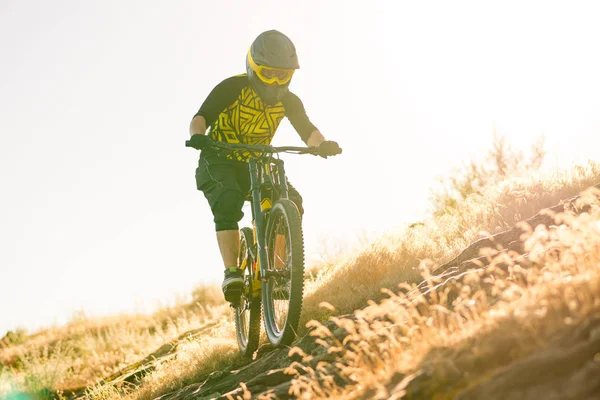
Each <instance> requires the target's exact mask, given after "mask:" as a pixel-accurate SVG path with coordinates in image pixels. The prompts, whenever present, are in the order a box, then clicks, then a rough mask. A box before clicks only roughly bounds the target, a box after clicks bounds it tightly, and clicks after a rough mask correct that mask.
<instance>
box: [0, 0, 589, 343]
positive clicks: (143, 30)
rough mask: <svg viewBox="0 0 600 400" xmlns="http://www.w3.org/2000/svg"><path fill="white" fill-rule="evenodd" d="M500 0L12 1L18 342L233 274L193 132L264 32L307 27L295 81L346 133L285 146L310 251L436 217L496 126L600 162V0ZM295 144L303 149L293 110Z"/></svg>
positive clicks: (8, 132)
mask: <svg viewBox="0 0 600 400" xmlns="http://www.w3.org/2000/svg"><path fill="white" fill-rule="evenodd" d="M490 4H491V2H484V1H473V2H445V1H440V2H425V1H420V2H416V1H414V2H400V1H395V0H390V1H389V2H383V1H368V2H365V1H357V2H353V1H327V2H325V1H318V0H315V1H295V2H287V1H282V0H279V1H258V0H257V1H252V2H246V1H242V0H239V1H228V2H220V1H210V2H209V1H191V0H189V1H169V2H167V1H148V0H145V1H133V0H131V1H121V0H114V1H101V2H92V1H85V2H84V1H76V0H72V1H66V0H56V1H52V2H47V1H41V0H40V1H27V0H19V1H17V0H1V1H0V49H1V52H0V134H1V146H0V191H1V192H0V193H1V196H0V272H1V274H0V279H1V280H0V337H1V336H2V335H3V334H4V333H5V331H6V330H7V329H14V328H16V327H27V328H29V329H35V328H37V327H40V326H45V325H49V324H52V323H64V322H65V321H66V320H68V318H69V317H70V316H71V315H72V314H73V312H74V311H76V310H84V311H86V312H87V313H89V314H92V315H102V314H113V313H117V312H120V311H133V310H148V309H150V308H152V307H155V306H156V305H157V304H158V303H159V302H161V303H169V302H172V301H173V300H174V299H175V297H176V296H177V295H179V296H187V295H188V294H189V293H190V292H191V290H192V288H193V287H194V286H195V285H197V284H198V283H200V282H203V281H205V282H219V281H220V280H221V274H222V272H221V271H222V267H221V262H220V257H219V253H218V250H217V244H216V240H215V237H214V226H213V223H212V215H211V213H210V210H209V208H208V206H207V204H206V202H205V200H204V197H203V196H202V194H201V193H200V192H197V191H196V190H195V183H194V169H195V166H196V162H197V153H196V152H195V151H193V150H191V149H187V148H185V147H184V140H185V139H186V138H187V130H188V124H189V121H190V119H191V117H192V115H193V114H194V113H195V112H196V110H197V109H198V108H199V106H200V104H201V103H202V101H203V100H204V98H205V96H206V95H207V94H208V92H209V91H210V90H211V89H212V87H214V85H216V84H217V83H218V82H219V81H221V80H222V79H224V78H226V77H228V76H231V75H234V74H237V73H241V72H244V71H245V61H244V57H245V55H246V52H247V49H248V47H249V45H250V43H251V42H252V40H253V39H254V38H255V37H256V36H257V35H258V34H259V33H260V32H262V31H264V30H268V29H272V28H275V29H279V30H281V31H283V32H284V33H286V34H287V35H288V36H290V38H292V40H293V41H294V42H295V44H296V47H297V49H298V54H299V57H300V64H301V70H299V71H298V72H297V74H296V76H295V77H294V80H293V83H292V86H291V88H292V90H293V91H294V92H295V93H297V94H298V95H299V96H300V98H301V99H302V100H303V102H304V104H305V106H306V109H307V111H308V113H309V116H310V118H311V119H312V121H313V122H314V123H315V124H316V125H317V126H318V127H319V128H320V129H321V131H322V132H323V133H324V134H325V136H326V137H328V138H330V139H334V140H337V141H338V142H339V143H340V144H341V146H342V147H343V148H344V154H343V155H342V156H340V157H338V158H334V159H329V160H321V159H318V158H315V157H309V156H305V157H287V158H286V160H287V164H286V165H287V166H288V175H289V176H290V177H291V181H292V183H293V184H294V186H296V187H297V188H298V189H299V190H300V191H301V193H302V194H303V196H304V199H305V208H306V210H307V211H306V217H305V234H306V236H307V240H306V242H307V249H306V250H307V256H308V258H309V259H312V260H314V259H318V257H319V255H320V253H321V252H323V251H324V244H323V243H331V241H330V238H333V243H334V244H333V245H330V244H326V245H325V247H328V246H333V247H334V248H335V247H336V246H339V244H338V245H336V244H335V242H336V241H338V242H340V243H345V242H347V241H356V240H357V239H359V238H360V237H362V236H363V235H370V234H372V232H378V231H382V230H386V229H394V227H397V226H399V225H402V224H403V223H406V222H411V221H415V220H419V219H420V218H422V215H423V212H424V211H425V209H426V208H427V199H428V195H429V186H430V185H431V184H432V182H433V180H434V178H435V177H437V176H441V175H444V174H446V173H447V171H449V169H450V168H451V167H454V166H458V165H459V164H460V163H461V162H463V161H467V160H469V159H470V158H471V157H473V156H474V155H475V154H477V152H481V151H485V150H487V149H488V148H489V145H490V143H491V140H492V129H493V126H494V125H495V126H496V127H497V129H498V131H499V133H502V134H504V135H506V136H507V137H508V139H509V140H510V141H511V142H512V143H513V144H516V145H518V146H521V147H522V148H527V147H529V145H530V144H531V143H532V142H533V141H534V139H535V138H536V137H537V136H538V135H539V134H540V133H542V132H543V133H545V135H546V137H547V145H548V149H549V151H550V153H551V156H550V158H551V160H553V162H555V163H558V164H562V163H566V162H571V161H572V160H577V159H583V158H593V159H595V160H598V159H599V158H600V146H598V144H599V143H598V137H599V135H600V113H599V112H598V110H600V95H599V93H600V73H599V71H600V57H599V51H598V38H600V24H598V20H599V18H600V13H599V7H598V6H596V5H595V4H594V2H589V3H583V2H560V3H559V2H549V1H540V2H533V1H530V2H527V1H517V2H508V1H503V2H494V5H490ZM275 143H276V144H279V145H282V144H289V145H300V144H301V142H300V140H299V138H298V137H297V135H296V134H295V133H294V131H293V130H292V128H291V127H290V125H289V124H288V123H284V124H282V126H281V128H280V130H279V132H278V134H277V136H276V138H275ZM326 239H327V240H326ZM325 251H333V250H332V248H327V249H325Z"/></svg>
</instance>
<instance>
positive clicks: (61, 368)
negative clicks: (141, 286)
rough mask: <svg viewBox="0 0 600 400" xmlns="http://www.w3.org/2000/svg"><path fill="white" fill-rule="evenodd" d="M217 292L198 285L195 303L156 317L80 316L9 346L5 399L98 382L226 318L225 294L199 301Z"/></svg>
mask: <svg viewBox="0 0 600 400" xmlns="http://www.w3.org/2000/svg"><path fill="white" fill-rule="evenodd" d="M217 290H218V288H212V287H201V288H198V289H197V290H196V293H195V298H194V300H193V301H192V302H190V303H188V304H181V305H179V306H173V307H167V308H163V309H161V310H159V311H157V312H156V313H154V314H152V315H120V316H115V317H105V318H85V317H80V318H79V319H78V320H76V321H73V322H71V323H69V324H67V325H65V326H62V327H55V328H50V329H46V330H43V331H40V332H39V333H36V334H34V335H31V336H29V337H27V338H26V339H24V340H22V341H21V343H18V344H14V345H8V346H6V345H5V346H3V347H2V348H0V365H2V368H1V369H0V398H2V397H4V396H6V395H7V394H8V393H9V392H11V391H14V390H21V391H26V392H29V393H36V392H40V391H43V390H44V389H46V390H47V389H51V390H70V389H74V388H78V387H84V386H87V385H93V384H95V383H96V382H98V381H99V380H100V379H102V378H104V377H106V376H109V375H112V374H114V373H116V372H118V371H119V370H120V369H122V368H124V367H126V366H128V365H130V364H133V363H135V362H137V361H139V360H140V359H143V358H144V357H146V356H147V355H148V354H149V353H151V352H152V351H155V350H156V349H157V348H159V347H160V346H162V345H164V344H165V343H167V342H169V341H171V340H173V339H175V338H177V337H178V336H180V335H182V334H183V333H185V332H187V331H189V330H191V329H197V328H200V327H202V326H204V325H206V324H209V323H211V322H214V321H217V320H219V319H222V318H223V316H224V315H226V314H227V312H228V307H227V306H226V305H224V304H223V301H222V295H221V296H220V297H216V296H215V297H214V298H215V299H217V300H216V301H215V300H210V301H206V302H205V304H206V303H208V305H205V304H200V303H198V301H196V300H197V299H204V298H205V297H207V296H209V295H213V296H214V293H215V292H216V291H217ZM219 294H220V293H219ZM211 303H212V304H211ZM219 303H220V304H219Z"/></svg>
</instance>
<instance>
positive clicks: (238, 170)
mask: <svg viewBox="0 0 600 400" xmlns="http://www.w3.org/2000/svg"><path fill="white" fill-rule="evenodd" d="M196 187H197V188H198V190H201V191H202V192H203V193H204V197H206V200H208V204H209V205H210V209H211V210H212V213H213V216H214V221H215V229H216V230H217V232H218V231H225V230H238V229H239V226H238V222H239V221H240V220H241V219H242V218H243V217H244V213H243V212H242V206H243V205H244V201H245V200H246V198H247V197H248V193H249V191H250V172H249V165H248V163H245V162H236V161H231V160H223V159H218V158H216V157H203V155H202V154H201V155H200V160H199V161H198V168H196ZM288 195H289V198H290V200H292V201H293V202H294V203H295V204H296V206H297V207H298V210H299V211H300V215H302V214H303V213H304V209H303V208H302V197H301V196H300V193H298V191H297V190H296V189H295V188H294V187H293V186H292V185H291V184H290V183H289V182H288Z"/></svg>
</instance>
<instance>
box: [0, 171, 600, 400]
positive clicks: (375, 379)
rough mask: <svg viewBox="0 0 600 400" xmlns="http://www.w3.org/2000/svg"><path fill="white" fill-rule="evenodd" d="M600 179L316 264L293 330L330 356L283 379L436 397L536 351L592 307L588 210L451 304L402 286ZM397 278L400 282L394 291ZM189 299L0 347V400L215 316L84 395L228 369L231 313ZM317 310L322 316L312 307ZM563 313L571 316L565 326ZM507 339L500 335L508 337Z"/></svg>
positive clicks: (598, 175) (350, 393) (126, 393)
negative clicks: (164, 355)
mask: <svg viewBox="0 0 600 400" xmlns="http://www.w3.org/2000/svg"><path fill="white" fill-rule="evenodd" d="M599 181H600V168H599V166H598V165H597V164H594V163H590V164H588V165H586V166H584V167H578V168H575V169H574V170H573V171H571V172H569V173H556V174H555V175H553V176H552V177H549V178H545V179H542V178H537V177H530V178H527V179H523V178H521V179H506V180H505V181H503V182H501V183H499V184H497V185H495V186H493V187H489V188H486V189H485V190H481V191H479V192H478V193H473V194H472V195H470V196H469V197H467V198H465V199H463V200H462V201H459V202H457V203H456V204H454V207H453V209H452V210H448V212H446V213H445V214H442V215H439V216H437V217H432V218H431V219H429V220H426V221H423V223H421V224H416V225H414V226H412V227H406V228H405V229H403V230H401V231H399V232H397V233H395V234H393V235H387V236H386V237H382V238H380V239H379V240H377V241H375V242H371V243H365V244H364V246H363V248H362V249H359V250H357V251H356V253H355V254H353V255H349V256H347V257H346V258H345V259H343V261H342V262H339V263H338V262H336V263H333V262H326V261H325V262H324V263H323V265H320V266H315V267H314V268H313V269H311V270H310V274H309V276H310V279H309V280H308V283H307V288H306V294H305V303H304V310H303V320H302V322H301V323H302V325H304V324H305V323H307V322H309V321H310V323H309V327H313V328H314V327H316V329H315V331H314V333H315V334H318V335H320V336H322V338H323V340H325V341H329V342H328V344H327V345H328V346H330V351H331V352H332V354H337V355H339V357H340V359H339V362H338V363H337V364H336V365H333V366H331V365H320V367H319V368H316V369H315V370H314V371H312V373H313V374H312V375H309V376H306V377H299V378H298V379H296V381H295V382H294V386H293V387H294V390H295V393H296V394H297V395H298V396H304V397H306V398H309V397H310V396H313V397H325V396H327V397H336V396H337V397H339V398H351V397H354V398H363V397H373V398H375V397H377V396H379V397H380V398H392V397H391V396H400V395H401V394H402V393H404V392H403V391H405V390H409V389H407V388H410V387H411V385H416V383H418V382H419V381H426V382H427V383H428V385H429V386H428V387H430V388H431V391H432V392H431V393H434V392H435V393H436V394H438V393H439V394H440V396H442V398H446V397H444V396H450V395H451V394H452V393H456V391H459V390H463V389H465V388H467V387H468V385H469V384H471V383H472V381H471V380H470V379H468V378H467V377H466V376H467V375H465V374H479V375H481V374H483V373H486V371H494V369H495V368H497V367H498V366H500V365H504V364H506V363H510V362H513V361H514V360H517V359H520V358H523V357H525V356H526V355H527V354H531V353H533V352H535V351H537V350H539V349H542V348H544V345H545V344H546V343H547V342H548V340H549V337H551V336H552V335H553V333H556V332H558V331H560V330H561V329H566V327H567V328H568V327H569V326H576V325H577V324H579V323H581V321H582V320H585V319H586V318H588V317H589V315H590V314H589V313H593V312H597V306H598V304H597V302H598V299H597V293H600V291H599V290H598V289H599V288H598V286H597V285H598V279H599V278H598V265H599V263H598V260H597V258H598V257H600V252H597V246H598V240H597V239H598V238H597V231H598V229H597V225H594V223H595V222H594V221H597V217H598V215H597V214H596V213H593V214H589V215H587V216H586V215H583V216H581V217H578V218H572V217H569V216H565V217H564V218H565V220H564V226H565V227H563V228H560V229H558V228H557V229H554V228H551V229H550V230H548V231H546V232H543V231H541V230H540V231H536V232H534V233H533V234H532V239H531V240H530V242H529V244H528V246H530V249H532V250H535V249H537V248H540V249H546V248H548V246H550V245H551V246H554V247H559V248H561V249H564V251H563V252H562V253H561V254H562V255H563V256H564V257H563V256H561V257H562V258H560V260H556V259H550V258H549V256H548V255H547V254H546V253H544V251H538V253H539V255H538V257H539V260H538V261H537V264H536V265H537V266H536V267H535V268H529V269H524V268H522V267H519V266H517V265H516V264H515V266H514V267H513V268H512V269H511V270H510V273H504V275H502V273H501V270H500V269H498V268H496V269H493V268H492V267H490V268H488V269H486V270H485V272H482V273H480V274H471V275H468V278H467V279H465V280H464V281H463V282H462V283H461V284H460V285H461V286H460V288H459V289H460V296H459V297H458V298H456V299H448V298H447V297H444V296H446V295H447V296H449V294H448V293H446V294H444V293H443V292H442V293H440V295H439V297H434V298H432V299H429V298H425V297H424V296H421V295H417V296H415V295H414V294H412V295H408V294H407V291H408V290H409V288H411V286H410V284H411V283H415V282H417V281H419V280H420V279H421V278H422V274H423V273H426V271H427V270H428V268H426V267H428V266H431V265H433V264H441V263H443V262H445V261H447V260H449V259H451V258H453V257H454V256H455V255H456V254H457V253H458V252H459V251H461V250H462V249H463V248H464V247H466V246H467V245H468V244H469V243H470V242H471V241H472V240H473V239H476V238H477V237H478V236H479V235H480V232H481V231H487V232H493V233H495V232H498V231H501V230H504V229H506V228H507V227H511V226H513V225H514V224H515V223H517V222H518V221H520V220H522V219H526V218H528V217H531V216H533V215H534V214H535V213H537V212H538V211H539V210H540V209H542V208H544V207H548V206H551V205H554V204H556V203H558V201H559V200H560V199H564V198H566V197H570V196H574V195H576V194H578V193H579V192H580V191H581V190H582V189H584V188H586V187H588V186H591V185H592V184H595V183H597V182H599ZM544 238H545V239H544ZM544 240H547V241H548V240H549V241H550V242H544ZM536 246H537V247H536ZM540 246H542V247H540ZM589 246H592V247H589ZM578 249H586V252H585V253H584V252H582V251H581V250H578ZM590 250H593V251H592V253H591V255H587V252H588V251H590ZM536 251H537V250H536ZM538 253H536V254H538ZM566 255H569V257H570V258H569V257H566ZM565 257H566V258H565ZM423 260H431V261H427V262H425V261H423ZM505 261H507V260H505ZM510 262H513V263H516V261H515V260H512V261H510ZM594 263H595V264H594ZM426 276H427V275H426ZM492 277H493V281H491V280H492ZM567 278H568V279H567ZM398 282H406V284H405V286H403V288H404V291H402V292H400V293H398V294H396V293H395V292H396V291H397V284H398ZM434 283H435V282H432V284H434ZM407 285H408V286H407ZM594 285H596V286H594ZM385 289H393V292H388V293H389V299H387V300H384V301H382V302H381V303H379V304H375V303H372V304H371V305H370V306H368V307H366V308H364V309H362V310H359V311H356V313H355V314H354V317H352V318H340V317H339V316H340V315H344V314H349V313H354V311H355V310H357V309H358V308H360V307H363V306H364V305H365V304H367V302H368V300H369V299H372V298H375V297H381V291H382V290H385ZM410 290H412V289H410ZM594 290H595V292H594ZM573 293H576V294H580V293H581V294H585V298H584V299H583V298H582V299H583V300H582V299H579V297H577V296H575V303H573V301H574V300H573V298H574V295H573ZM594 293H596V294H595V295H594ZM194 296H195V300H194V301H193V302H191V303H190V304H185V305H179V306H176V307H171V308H165V309H164V310H161V311H160V312H157V313H155V314H154V315H151V316H141V315H138V316H119V317H114V318H96V319H85V320H83V321H78V322H74V323H72V324H69V325H67V326H64V327H59V328H53V329H48V330H45V331H42V332H39V333H37V334H35V335H31V336H27V337H25V338H21V339H20V341H21V342H20V343H13V344H11V345H9V346H4V347H0V362H1V365H2V367H1V369H0V398H2V397H3V396H6V395H7V393H9V392H11V391H13V390H23V391H28V392H31V393H33V392H39V391H40V390H41V389H43V388H50V389H52V390H57V389H63V390H66V389H70V388H74V387H78V386H84V385H94V384H95V383H96V382H98V381H99V380H100V379H101V378H104V377H106V376H109V375H111V374H113V373H115V372H117V371H119V370H120V369H121V368H123V367H125V366H127V365H129V364H132V363H134V362H137V361H139V360H140V359H143V358H144V357H146V356H147V355H148V354H150V353H152V352H153V351H155V350H156V349H157V348H158V347H160V346H162V345H163V344H165V343H167V342H169V341H171V340H173V339H175V338H177V337H179V336H180V335H181V334H183V333H185V332H187V331H188V330H191V329H196V328H200V327H202V326H205V325H206V324H209V323H214V322H215V321H221V323H220V324H219V325H218V328H216V329H211V330H208V331H207V332H206V334H205V335H203V336H199V337H196V338H194V340H193V341H187V342H185V343H184V344H182V345H180V346H179V348H178V349H177V353H176V357H174V358H173V359H171V360H170V361H168V362H165V363H163V364H159V365H158V366H157V368H156V369H155V370H153V371H152V372H150V373H148V374H147V375H145V376H144V377H142V378H141V381H140V382H138V384H137V386H136V387H134V388H131V390H127V388H125V387H121V388H116V387H114V386H112V385H103V386H102V385H97V386H92V387H91V388H90V390H89V392H88V398H90V399H96V400H99V399H122V398H126V399H139V400H145V399H151V398H155V397H156V396H158V395H160V394H162V393H166V392H168V391H171V390H175V389H178V388H180V387H182V386H184V385H186V384H189V383H192V382H194V381H197V380H198V379H200V378H201V377H204V376H206V375H207V374H208V373H210V372H211V371H215V370H220V369H223V368H224V367H226V366H228V365H231V363H232V362H233V361H235V360H236V357H237V354H236V346H237V345H236V343H235V337H234V328H233V325H232V323H231V313H230V310H229V309H228V308H227V307H226V306H224V305H223V304H222V303H219V302H220V301H221V299H222V295H221V293H220V291H219V290H218V288H217V289H215V288H201V289H199V290H198V291H197V292H196V293H195V294H194ZM561 296H562V297H561ZM595 296H596V297H595ZM215 299H218V300H215ZM584 300H585V301H584ZM215 301H216V303H214V304H212V302H215ZM322 302H328V303H330V304H331V305H333V308H334V309H335V311H332V309H331V308H322V307H320V306H319V305H320V304H321V303H322ZM590 302H591V303H590ZM199 304H200V305H199ZM572 304H577V307H573V306H572ZM581 304H587V305H589V304H593V307H591V308H590V307H588V308H586V310H588V311H589V310H592V311H589V312H588V311H586V312H585V313H584V312H582V309H583V308H582V306H581ZM541 305H544V307H545V308H544V307H542V308H540V307H541ZM543 310H545V311H543ZM332 316H333V318H334V321H336V323H338V325H340V326H341V327H343V328H344V329H346V330H347V331H348V332H351V335H349V336H348V337H347V338H346V339H344V342H343V343H337V342H335V340H334V339H333V338H332V337H331V335H330V332H328V330H326V328H324V327H323V326H321V325H320V324H319V321H320V322H324V321H326V320H327V319H328V318H329V317H332ZM335 316H338V317H337V318H340V319H335V318H336V317H335ZM565 318H570V319H568V321H569V324H570V325H569V324H566V323H565V321H566V319H565ZM307 329H308V328H303V331H304V332H305V331H306V330H307ZM507 330H510V332H513V333H511V334H510V335H508V336H507V335H506V332H507ZM503 337H504V339H502V338H503ZM328 338H329V339H328ZM472 348H477V349H478V351H477V354H471V353H472V352H471V351H469V349H472ZM506 349H510V351H506ZM456 370H458V371H463V372H462V375H461V374H459V373H457V372H456ZM332 382H333V383H332ZM444 382H446V384H445V385H444V384H443V383H444ZM447 382H456V384H453V385H448V384H447ZM334 383H335V384H334ZM403 388H404V389H403ZM411 390H412V389H411ZM452 391H454V392H452ZM385 396H390V397H385ZM425 397H431V396H425Z"/></svg>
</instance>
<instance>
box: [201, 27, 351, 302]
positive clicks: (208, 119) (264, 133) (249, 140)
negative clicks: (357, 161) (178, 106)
mask: <svg viewBox="0 0 600 400" xmlns="http://www.w3.org/2000/svg"><path fill="white" fill-rule="evenodd" d="M298 68H299V65H298V57H297V55H296V48H295V46H294V44H293V43H292V41H291V40H290V39H289V38H288V37H287V36H286V35H284V34H283V33H281V32H279V31H276V30H270V31H266V32H263V33H261V34H260V35H258V37H257V38H256V39H255V40H254V42H253V43H252V45H251V46H250V49H249V50H248V54H247V55H246V73H245V74H241V75H237V76H233V77H230V78H227V79H225V80H224V81H222V82H221V83H219V84H218V85H217V86H216V87H215V88H214V89H213V90H212V91H211V92H210V94H209V95H208V97H207V98H206V100H205V101H204V103H202V106H201V107H200V109H199V110H198V112H197V113H196V114H195V115H194V117H193V118H192V121H191V123H190V135H191V138H190V140H189V145H190V146H191V147H193V148H195V149H198V150H202V152H201V154H200V159H199V161H198V168H197V169H196V186H197V188H198V190H201V191H202V192H203V193H204V196H205V197H206V199H207V200H208V203H209V205H210V208H211V210H212V213H213V216H214V222H215V228H216V231H217V242H218V244H219V249H220V252H221V257H222V258H223V264H224V266H225V278H224V280H223V284H222V289H223V294H224V295H225V299H226V300H227V301H229V302H234V301H236V300H237V299H238V298H239V296H240V293H241V289H242V287H243V280H242V276H243V275H242V271H241V270H239V269H238V265H237V263H238V247H239V240H240V238H239V231H238V229H239V227H238V222H239V221H240V220H241V219H242V217H243V216H244V213H243V212H242V206H243V204H244V199H245V198H246V195H247V193H248V192H249V189H250V177H249V171H248V163H247V160H248V158H249V157H252V155H251V154H249V153H248V152H235V153H232V154H228V155H225V156H224V155H222V154H220V153H217V152H215V151H214V150H213V149H211V148H210V147H207V144H208V143H209V141H210V140H211V139H212V140H214V141H221V142H227V143H243V144H266V145H268V144H270V143H271V140H272V139H273V135H274V134H275V131H276V130H277V127H278V126H279V123H280V122H281V120H282V119H283V117H287V118H288V120H289V121H290V123H291V124H292V126H293V127H294V129H295V130H296V131H297V132H298V134H299V135H300V137H301V138H302V140H303V141H304V142H305V143H306V144H307V145H308V146H318V147H319V155H320V156H321V157H324V158H327V156H330V155H335V154H339V153H341V149H340V147H339V146H338V144H337V143H336V142H334V141H328V140H325V137H324V136H323V135H322V134H321V132H319V130H318V129H317V128H316V127H315V126H314V125H313V124H312V123H311V122H310V120H309V119H308V117H307V115H306V111H305V110H304V106H303V104H302V102H301V101H300V99H299V98H298V97H297V96H296V95H295V94H293V93H292V92H290V91H289V89H288V87H289V85H290V81H291V79H292V76H293V74H294V71H295V70H296V69H298ZM207 126H209V127H210V130H209V131H208V134H207V133H206V129H207ZM289 198H290V199H291V200H292V201H293V202H294V203H295V204H296V206H297V207H298V210H299V211H300V213H301V214H302V213H303V208H302V197H301V196H300V194H299V193H298V191H297V190H296V189H294V188H293V187H292V186H291V185H289Z"/></svg>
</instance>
